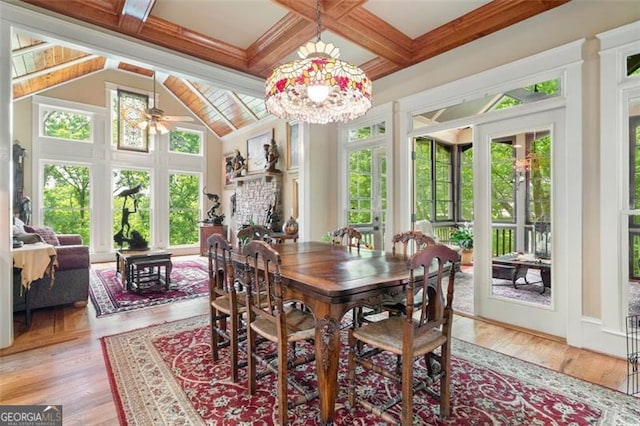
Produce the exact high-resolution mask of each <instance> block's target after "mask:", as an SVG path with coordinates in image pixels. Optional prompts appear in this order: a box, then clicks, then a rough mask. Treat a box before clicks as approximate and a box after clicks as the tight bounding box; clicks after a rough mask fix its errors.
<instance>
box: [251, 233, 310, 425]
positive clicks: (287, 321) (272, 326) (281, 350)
mask: <svg viewBox="0 0 640 426" xmlns="http://www.w3.org/2000/svg"><path fill="white" fill-rule="evenodd" d="M242 253H243V255H244V257H245V262H246V263H245V284H246V286H247V287H246V288H247V295H246V298H247V299H246V300H247V302H246V303H247V307H248V324H247V332H248V340H247V359H248V376H249V393H250V394H251V395H253V394H255V391H256V380H257V379H258V378H260V377H262V376H264V375H267V374H270V373H272V374H277V376H278V380H277V394H278V416H277V419H278V423H279V424H281V425H285V424H288V409H289V408H293V407H294V406H297V405H300V404H303V403H306V402H308V401H310V400H312V399H314V398H316V397H317V396H318V391H317V389H309V388H307V387H305V386H304V384H302V383H299V382H297V381H295V380H294V379H293V377H289V376H290V374H289V369H294V368H295V367H297V366H299V365H302V364H307V363H309V362H312V361H314V360H315V351H314V349H313V347H312V348H311V349H310V350H307V352H306V354H304V353H302V354H300V355H297V354H296V352H297V351H296V349H299V348H297V345H296V344H295V343H296V342H301V341H308V342H309V343H311V344H313V339H314V336H315V319H314V317H313V314H311V313H310V312H308V311H305V310H300V309H297V308H296V307H295V305H293V304H286V305H285V302H284V297H285V289H284V284H283V283H282V278H281V276H280V262H281V261H280V255H279V254H278V252H276V251H275V250H274V249H273V248H272V247H271V246H269V245H268V244H267V243H265V242H264V241H250V242H249V243H247V245H245V246H244V248H243V250H242ZM258 337H261V338H262V339H261V341H260V342H259V341H258V340H257V339H258ZM265 342H266V343H267V344H269V342H272V343H275V346H276V354H275V355H276V357H275V358H274V357H273V355H274V354H273V353H270V354H267V353H265V352H264V346H265V345H264V344H263V343H265ZM259 347H261V348H259ZM257 364H260V365H261V366H263V367H264V369H265V370H266V371H265V372H264V373H263V374H260V375H258V374H257V368H256V367H257ZM289 384H291V385H292V386H294V387H295V388H296V389H297V390H299V391H300V392H301V395H302V396H300V397H298V398H295V399H289V398H288V387H289Z"/></svg>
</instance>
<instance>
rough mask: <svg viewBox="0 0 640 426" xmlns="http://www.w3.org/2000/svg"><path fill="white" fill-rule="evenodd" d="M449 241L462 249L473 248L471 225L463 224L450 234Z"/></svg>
mask: <svg viewBox="0 0 640 426" xmlns="http://www.w3.org/2000/svg"><path fill="white" fill-rule="evenodd" d="M451 241H452V242H453V243H455V244H457V245H459V246H460V247H462V248H464V249H472V248H473V228H472V227H471V224H469V223H465V224H464V225H463V226H462V227H460V228H457V229H456V230H455V231H453V232H452V233H451Z"/></svg>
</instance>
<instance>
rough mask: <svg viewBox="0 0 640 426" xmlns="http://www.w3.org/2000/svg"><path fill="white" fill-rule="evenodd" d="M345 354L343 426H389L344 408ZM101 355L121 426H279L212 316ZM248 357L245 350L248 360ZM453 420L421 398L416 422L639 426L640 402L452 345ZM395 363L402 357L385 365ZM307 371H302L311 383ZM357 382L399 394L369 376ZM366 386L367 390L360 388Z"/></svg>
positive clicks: (298, 416)
mask: <svg viewBox="0 0 640 426" xmlns="http://www.w3.org/2000/svg"><path fill="white" fill-rule="evenodd" d="M345 338H346V332H344V333H343V348H342V350H343V353H342V355H341V358H340V373H339V386H340V392H339V395H338V401H337V404H336V413H335V419H334V420H335V422H334V424H336V425H378V424H380V425H382V424H384V422H382V421H381V419H379V418H378V417H376V416H374V415H369V414H366V413H364V412H363V411H361V410H360V409H356V410H355V411H353V412H351V411H350V410H349V409H348V407H347V406H346V389H347V382H346V359H347V357H346V349H345V345H344V339H345ZM102 345H103V353H104V357H105V362H106V366H107V370H108V374H109V380H110V383H111V389H112V392H113V395H114V400H115V403H116V407H117V409H118V415H119V418H120V422H121V424H144V425H146V424H211V425H272V424H274V408H275V404H276V395H275V383H274V382H275V380H274V377H273V375H270V376H267V377H265V378H263V379H261V380H260V381H259V382H258V391H257V392H256V395H255V396H253V397H251V396H249V395H248V392H247V390H246V389H247V381H246V376H245V374H246V369H243V370H241V376H240V381H239V382H238V383H231V382H230V380H229V365H228V361H227V357H225V351H227V349H223V354H222V357H221V360H220V361H218V362H217V363H216V364H214V363H213V362H212V361H211V352H210V346H209V326H208V316H206V315H205V316H199V317H193V318H188V319H185V320H181V321H176V322H171V323H165V324H161V325H157V326H153V327H148V328H144V329H141V330H136V331H132V332H128V333H123V334H118V335H114V336H109V337H104V338H102ZM242 353H243V352H241V354H242ZM453 355H454V356H453V361H452V367H453V374H452V383H453V389H452V396H451V398H452V400H451V406H452V415H451V418H450V419H449V420H448V421H447V422H442V421H441V420H440V419H439V418H438V411H439V406H438V404H437V403H436V402H435V401H434V400H433V399H431V397H430V396H428V395H426V394H425V393H424V392H421V393H419V394H418V395H416V397H415V400H414V407H415V419H414V424H429V425H441V424H453V425H568V424H571V425H629V424H639V423H640V403H639V401H638V399H637V398H634V397H630V396H628V395H625V394H623V393H621V392H617V391H614V390H611V389H607V388H604V387H602V386H598V385H594V384H591V383H587V382H584V381H581V380H578V379H575V378H572V377H570V376H567V375H564V374H561V373H557V372H554V371H551V370H548V369H545V368H543V367H539V366H536V365H534V364H530V363H528V362H524V361H521V360H518V359H515V358H511V357H508V356H505V355H502V354H499V353H497V352H494V351H491V350H488V349H484V348H481V347H479V346H476V345H473V344H469V343H465V342H462V341H460V340H454V342H453ZM386 361H387V362H390V363H395V358H389V359H387V360H386ZM314 368H315V367H314V366H313V364H312V365H308V366H306V367H305V369H303V370H302V371H296V372H295V374H296V375H305V374H306V376H305V380H307V381H308V380H309V377H314V375H313V374H308V373H312V372H313V369H314ZM358 380H359V383H360V386H362V384H363V383H364V384H366V388H367V392H368V391H369V390H374V389H375V390H380V389H384V390H385V391H388V392H398V391H399V390H398V389H397V387H393V386H390V385H389V384H387V383H385V382H384V381H382V380H379V379H374V378H373V377H372V376H370V375H369V374H359V375H358ZM361 389H363V388H362V387H361ZM318 416H319V410H318V400H317V399H316V400H314V401H311V402H310V403H309V404H303V405H301V406H298V407H296V408H295V409H292V410H289V419H290V424H293V425H315V424H318Z"/></svg>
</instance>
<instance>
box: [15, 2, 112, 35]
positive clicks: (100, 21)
mask: <svg viewBox="0 0 640 426" xmlns="http://www.w3.org/2000/svg"><path fill="white" fill-rule="evenodd" d="M23 1H24V2H25V3H29V4H32V5H34V6H38V7H41V8H43V9H46V10H50V11H52V12H56V13H60V14H62V15H65V16H69V17H71V18H75V19H78V20H80V21H83V22H88V23H91V24H94V25H98V26H100V27H103V28H108V29H111V30H114V31H117V30H118V28H119V21H120V18H119V16H118V13H119V11H120V9H117V10H114V9H115V7H108V5H109V4H111V6H113V4H112V3H113V2H109V1H107V3H104V2H101V3H100V4H95V2H91V1H87V0H65V1H50V0H23ZM103 3H104V4H103Z"/></svg>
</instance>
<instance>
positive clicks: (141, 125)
mask: <svg viewBox="0 0 640 426" xmlns="http://www.w3.org/2000/svg"><path fill="white" fill-rule="evenodd" d="M147 126H149V122H148V121H147V120H144V121H141V122H140V123H138V127H139V128H140V129H142V130H144V129H146V128H147Z"/></svg>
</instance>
